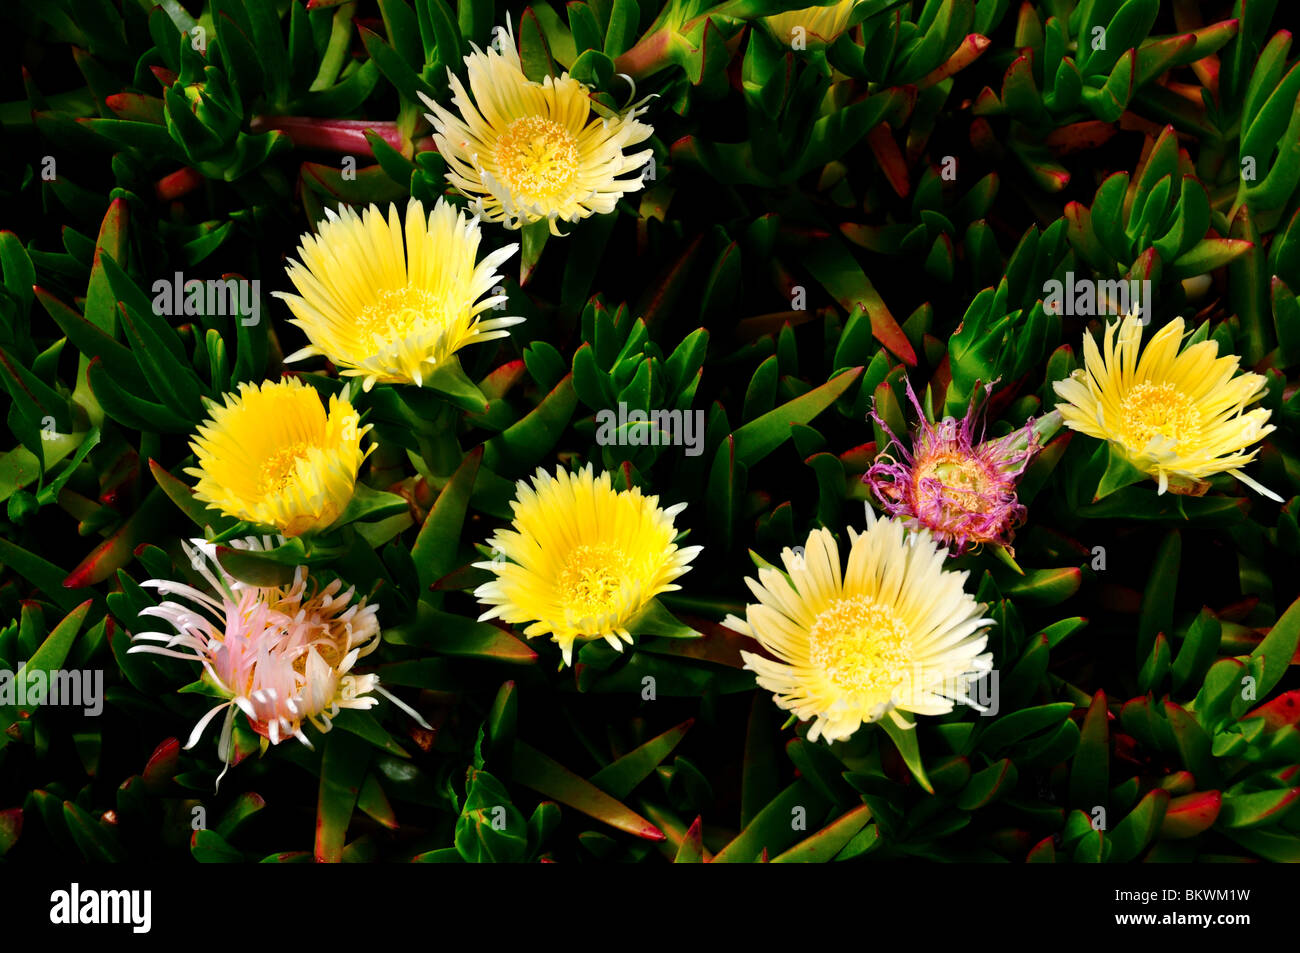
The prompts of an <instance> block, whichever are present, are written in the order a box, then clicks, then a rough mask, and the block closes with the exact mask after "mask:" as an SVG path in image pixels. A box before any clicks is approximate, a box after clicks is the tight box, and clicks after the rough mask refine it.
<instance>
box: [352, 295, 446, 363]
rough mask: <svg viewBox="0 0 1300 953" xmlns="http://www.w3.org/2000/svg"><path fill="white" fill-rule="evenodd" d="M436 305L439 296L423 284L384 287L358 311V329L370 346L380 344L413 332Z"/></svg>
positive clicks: (380, 345) (432, 311) (433, 311)
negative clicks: (422, 286)
mask: <svg viewBox="0 0 1300 953" xmlns="http://www.w3.org/2000/svg"><path fill="white" fill-rule="evenodd" d="M437 307H438V298H437V296H436V295H434V294H433V293H432V292H431V291H428V290H426V289H424V288H416V287H413V286H411V285H407V286H406V287H405V288H385V289H383V290H381V291H378V292H376V293H375V300H374V301H373V302H372V303H371V304H368V305H366V307H365V308H363V309H362V311H361V313H360V314H358V315H357V318H356V327H357V332H358V334H359V335H360V336H361V337H362V339H363V340H367V341H368V343H369V345H370V347H371V348H379V347H382V346H383V345H385V344H387V343H389V342H391V341H393V340H394V339H400V338H404V337H407V336H408V335H410V333H411V332H412V331H413V330H414V329H415V327H416V325H417V324H419V323H420V322H421V321H423V320H424V319H425V318H426V317H428V316H429V315H430V314H434V313H436V311H437Z"/></svg>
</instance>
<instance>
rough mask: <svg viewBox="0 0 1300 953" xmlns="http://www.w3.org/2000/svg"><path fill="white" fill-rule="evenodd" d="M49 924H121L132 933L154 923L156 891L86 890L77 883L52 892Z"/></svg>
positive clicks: (145, 929)
mask: <svg viewBox="0 0 1300 953" xmlns="http://www.w3.org/2000/svg"><path fill="white" fill-rule="evenodd" d="M50 923H52V924H55V925H57V926H78V925H85V924H92V925H96V926H103V925H107V924H122V925H126V926H130V927H131V932H132V933H148V932H149V930H150V928H151V927H152V926H153V891H151V890H91V889H86V890H83V889H82V888H81V884H78V883H74V884H72V885H71V886H70V887H69V888H68V889H67V890H56V891H54V892H53V893H52V894H50Z"/></svg>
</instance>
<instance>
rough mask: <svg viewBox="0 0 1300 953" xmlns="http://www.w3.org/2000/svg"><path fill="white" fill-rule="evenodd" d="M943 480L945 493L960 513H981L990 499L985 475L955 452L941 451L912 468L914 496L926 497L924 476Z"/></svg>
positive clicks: (970, 461) (989, 489)
mask: <svg viewBox="0 0 1300 953" xmlns="http://www.w3.org/2000/svg"><path fill="white" fill-rule="evenodd" d="M931 478H932V479H935V480H939V481H940V482H941V483H943V485H944V487H945V488H946V490H947V495H948V496H950V497H952V498H954V499H955V500H956V505H957V509H958V510H960V511H961V512H963V513H983V512H984V511H985V510H987V509H988V508H989V506H990V505H991V504H992V502H993V496H992V493H991V492H990V491H991V487H990V480H989V476H988V474H987V473H986V472H985V471H984V469H983V468H982V467H981V466H980V465H979V464H978V463H976V462H974V461H972V460H970V459H968V458H966V457H963V456H962V455H960V454H956V453H941V454H937V455H936V456H934V457H933V458H932V459H929V460H924V461H921V462H920V463H919V465H918V466H917V468H916V477H915V481H916V485H915V487H914V492H915V494H916V496H917V498H918V499H920V498H922V497H924V496H927V494H926V493H925V489H924V481H925V480H926V479H931Z"/></svg>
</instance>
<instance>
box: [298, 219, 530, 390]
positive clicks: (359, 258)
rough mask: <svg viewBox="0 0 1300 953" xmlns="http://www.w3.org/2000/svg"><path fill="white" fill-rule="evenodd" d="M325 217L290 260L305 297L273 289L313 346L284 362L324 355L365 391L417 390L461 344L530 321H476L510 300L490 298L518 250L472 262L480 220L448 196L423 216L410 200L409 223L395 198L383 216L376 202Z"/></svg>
mask: <svg viewBox="0 0 1300 953" xmlns="http://www.w3.org/2000/svg"><path fill="white" fill-rule="evenodd" d="M325 215H326V217H327V220H326V221H325V222H324V223H322V224H321V226H320V230H319V233H318V234H317V235H315V236H312V235H310V234H308V235H304V236H303V237H302V244H301V245H299V247H298V255H299V257H300V258H301V259H302V262H301V263H299V262H296V261H290V262H289V266H288V269H287V271H288V273H289V278H290V279H291V280H292V281H293V284H294V287H295V288H297V289H298V291H299V292H300V293H301V294H300V295H295V294H289V293H286V292H283V291H277V292H275V296H276V297H278V298H282V299H284V301H285V302H286V303H287V304H288V305H289V310H290V311H292V312H293V314H294V320H293V321H292V322H291V323H293V324H296V325H297V326H298V327H300V328H302V330H303V332H304V333H305V334H306V335H307V339H308V340H309V341H310V342H311V343H310V344H309V345H308V346H307V347H304V348H302V349H301V350H299V351H296V352H295V353H293V354H291V355H289V357H288V358H287V360H289V361H298V360H302V359H304V358H308V357H312V356H314V355H323V356H324V357H327V358H329V359H330V360H331V361H333V362H334V363H335V364H337V365H338V366H339V368H340V369H341V370H342V372H343V373H344V374H347V375H351V376H354V377H362V378H364V379H365V380H364V387H365V389H366V390H370V388H371V387H373V386H374V385H375V383H376V382H379V383H385V384H411V383H413V384H416V385H417V386H418V385H419V384H421V383H423V382H424V380H425V379H426V378H427V377H428V376H429V374H430V373H431V372H432V371H433V370H434V369H435V368H437V367H438V366H439V365H441V364H443V363H444V362H445V361H447V360H448V359H449V358H450V357H451V356H452V355H453V354H455V353H456V352H457V351H459V350H460V349H461V348H463V347H465V345H467V344H474V343H476V342H479V341H490V340H492V339H493V338H500V337H505V336H506V334H507V333H508V332H506V331H505V330H504V329H505V328H507V327H510V326H511V325H513V324H518V323H519V322H521V321H523V320H524V319H523V318H518V317H500V318H489V319H486V320H483V319H481V318H480V317H479V315H480V314H481V313H482V312H483V311H486V310H488V309H489V308H492V307H494V306H495V305H497V304H499V303H500V302H502V301H504V300H505V297H504V295H495V296H492V297H486V298H485V297H484V295H486V294H488V292H490V291H491V290H492V289H493V288H495V287H496V286H497V285H498V284H499V283H500V281H501V276H500V275H499V274H497V273H496V269H497V268H498V267H499V266H500V265H501V263H502V262H503V261H505V260H506V259H507V258H509V257H510V256H511V255H512V254H514V252H515V250H516V249H517V248H518V247H519V246H518V245H507V246H506V247H504V248H500V249H497V250H496V251H494V252H491V253H490V254H488V255H487V256H486V257H484V259H483V260H482V261H480V262H478V263H477V264H475V261H474V259H475V256H476V255H477V254H478V245H479V227H478V222H477V221H474V220H470V219H467V218H466V217H465V215H464V214H463V213H461V212H459V211H457V210H456V209H455V208H453V207H452V206H451V205H449V204H448V203H447V202H446V201H444V200H443V199H439V200H438V202H437V204H436V205H434V207H433V211H432V212H430V213H429V215H428V217H427V218H426V217H425V214H424V205H423V204H422V203H420V202H418V201H416V200H415V199H412V200H411V201H410V203H409V204H408V205H407V207H406V224H405V227H403V225H402V223H401V222H400V221H399V220H398V215H397V206H396V205H392V204H390V205H389V206H388V219H387V221H385V219H384V216H383V213H382V212H381V211H380V210H379V208H378V207H377V206H374V205H371V206H370V207H369V208H368V209H366V211H365V213H364V214H362V215H358V214H357V213H356V212H355V211H353V210H352V209H351V208H348V207H347V206H339V211H338V213H337V214H335V213H334V212H333V211H330V210H326V212H325ZM403 236H405V239H406V241H405V249H403V241H402V239H403Z"/></svg>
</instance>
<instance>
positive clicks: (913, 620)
mask: <svg viewBox="0 0 1300 953" xmlns="http://www.w3.org/2000/svg"><path fill="white" fill-rule="evenodd" d="M868 513H869V514H870V510H868ZM872 519H873V522H872V524H871V525H870V526H869V527H868V528H867V530H866V531H865V532H863V533H857V532H855V531H854V530H853V529H852V528H850V529H849V558H848V567H847V568H846V569H843V570H841V566H840V553H839V547H838V546H837V545H836V543H835V537H834V536H832V535H831V533H830V531H829V530H826V529H817V530H814V531H813V532H812V533H811V534H809V536H808V540H807V543H806V544H805V545H804V547H803V551H802V552H796V551H795V550H792V549H786V550H784V551H783V552H782V553H781V561H782V563H783V564H784V566H785V572H781V571H780V570H777V569H766V568H765V569H760V570H759V571H758V579H757V580H753V579H746V580H745V582H746V583H747V584H748V586H749V589H750V591H751V592H752V593H753V594H754V596H755V597H756V598H757V599H758V603H757V604H751V605H749V606H746V609H745V618H744V619H739V618H737V617H735V616H729V617H728V618H727V619H726V621H725V622H724V623H723V624H724V625H726V626H727V627H728V628H731V629H734V630H736V631H737V632H741V633H743V634H745V635H748V636H749V637H750V638H752V639H754V640H755V641H757V642H758V644H759V645H761V646H762V647H763V649H764V650H766V652H767V653H768V654H767V655H759V654H758V653H756V652H741V653H740V654H741V657H742V658H743V659H744V662H745V668H747V669H749V670H750V671H752V672H754V673H755V674H756V676H757V681H758V684H759V685H761V686H762V687H763V688H766V689H767V690H768V691H771V692H774V693H775V696H774V698H775V701H776V704H777V705H778V706H779V707H780V708H782V709H785V710H786V711H789V712H791V713H793V714H794V715H795V716H796V717H798V718H799V719H800V720H801V721H807V720H809V719H811V720H812V725H811V727H810V728H809V730H808V737H809V739H810V740H813V741H816V740H817V738H819V737H822V738H825V739H826V740H827V741H842V740H844V739H845V738H848V737H849V736H850V735H852V734H853V733H854V732H855V731H857V729H858V728H859V726H861V725H863V724H868V723H871V722H874V721H878V720H879V719H880V718H882V717H884V716H885V715H886V714H888V715H889V716H890V717H891V718H892V719H893V720H894V722H895V723H896V724H898V725H900V726H903V727H910V726H911V722H909V721H907V720H906V719H904V718H903V716H902V714H901V713H902V712H913V713H915V714H919V715H941V714H944V713H946V712H950V711H952V708H953V702H954V701H958V702H962V703H964V704H968V705H971V706H972V707H974V708H979V705H978V704H976V702H975V701H974V700H973V699H972V698H971V697H970V693H969V689H970V687H971V683H973V682H975V681H977V680H978V679H979V678H980V677H981V676H983V675H984V674H985V673H986V672H988V671H989V670H990V669H991V667H992V664H993V657H992V655H991V654H988V653H985V654H981V653H982V652H983V650H984V646H985V644H986V642H987V637H986V636H985V635H984V634H983V632H982V631H981V630H982V629H984V628H985V627H986V626H989V625H991V624H992V623H993V620H992V619H988V618H984V617H983V616H981V613H982V612H983V610H984V608H985V607H984V606H983V605H980V604H978V603H977V602H976V601H975V600H974V599H973V598H971V596H969V595H968V594H967V593H966V591H965V589H964V588H963V587H964V585H965V583H966V578H967V576H968V573H965V572H960V573H959V572H951V571H949V570H946V569H944V560H945V558H946V557H947V555H948V554H947V552H946V551H945V550H943V549H942V548H940V547H939V546H938V545H936V544H935V542H934V539H933V537H932V536H931V535H930V532H929V531H928V530H921V531H919V532H916V533H911V534H906V533H905V531H904V528H903V524H902V522H900V521H898V520H894V519H888V518H884V519H876V518H874V517H872ZM769 656H770V657H769Z"/></svg>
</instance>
